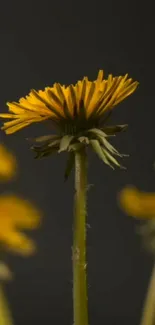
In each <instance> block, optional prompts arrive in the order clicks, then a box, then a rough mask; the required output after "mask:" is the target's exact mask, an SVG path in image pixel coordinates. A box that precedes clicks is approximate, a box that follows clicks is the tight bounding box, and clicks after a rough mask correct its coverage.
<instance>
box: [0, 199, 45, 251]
mask: <svg viewBox="0 0 155 325" xmlns="http://www.w3.org/2000/svg"><path fill="white" fill-rule="evenodd" d="M39 224H40V216H39V212H38V211H37V210H36V209H35V208H34V207H33V205H31V204H30V203H29V202H28V201H26V200H23V199H20V198H19V197H16V196H11V195H1V196H0V245H2V246H4V248H6V249H8V250H11V251H13V252H15V253H19V254H22V255H29V254H32V253H33V252H34V251H35V244H34V242H33V241H32V240H30V239H28V238H27V236H26V235H24V234H23V233H21V231H20V229H25V230H30V229H34V228H36V227H38V225H39Z"/></svg>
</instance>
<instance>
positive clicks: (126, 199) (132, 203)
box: [119, 186, 155, 219]
mask: <svg viewBox="0 0 155 325" xmlns="http://www.w3.org/2000/svg"><path fill="white" fill-rule="evenodd" d="M119 203H120V206H121V208H122V209H123V211H124V212H125V213H126V214H128V215H131V216H133V217H137V218H141V219H143V218H144V219H152V218H155V193H148V192H142V191H139V190H137V189H136V188H135V187H131V186H130V187H126V188H124V189H123V190H122V191H121V192H120V194H119Z"/></svg>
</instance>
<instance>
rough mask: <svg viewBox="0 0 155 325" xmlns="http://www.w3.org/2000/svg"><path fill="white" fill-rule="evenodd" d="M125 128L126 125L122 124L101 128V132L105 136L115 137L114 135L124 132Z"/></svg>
mask: <svg viewBox="0 0 155 325" xmlns="http://www.w3.org/2000/svg"><path fill="white" fill-rule="evenodd" d="M127 128H128V125H127V124H124V125H114V126H105V127H103V128H102V130H103V131H104V132H105V133H106V134H107V135H115V133H118V132H124V131H126V129H127Z"/></svg>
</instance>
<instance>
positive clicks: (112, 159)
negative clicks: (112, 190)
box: [102, 149, 126, 169]
mask: <svg viewBox="0 0 155 325" xmlns="http://www.w3.org/2000/svg"><path fill="white" fill-rule="evenodd" d="M102 150H103V151H104V154H105V155H106V157H107V159H108V160H109V161H110V162H111V163H112V164H114V165H116V166H117V167H119V168H121V169H126V168H125V167H124V166H122V165H120V164H119V163H118V161H117V160H116V159H115V158H114V157H113V156H112V155H111V154H110V153H109V152H108V151H107V150H106V149H102Z"/></svg>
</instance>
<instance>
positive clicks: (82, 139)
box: [78, 136, 89, 144]
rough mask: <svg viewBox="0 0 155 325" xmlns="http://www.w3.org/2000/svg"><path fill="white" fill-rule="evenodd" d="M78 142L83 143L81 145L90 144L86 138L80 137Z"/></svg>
mask: <svg viewBox="0 0 155 325" xmlns="http://www.w3.org/2000/svg"><path fill="white" fill-rule="evenodd" d="M78 141H79V142H81V143H85V144H89V138H88V137H85V136H83V137H79V138H78Z"/></svg>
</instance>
